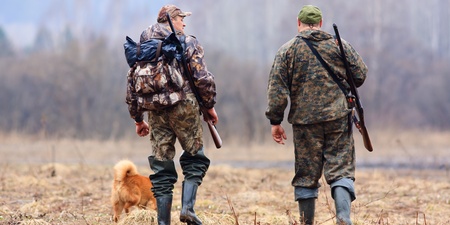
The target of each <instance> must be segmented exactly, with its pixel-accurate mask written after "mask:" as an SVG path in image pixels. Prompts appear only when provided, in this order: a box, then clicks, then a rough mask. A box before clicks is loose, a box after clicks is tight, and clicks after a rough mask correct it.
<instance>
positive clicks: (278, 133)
mask: <svg viewBox="0 0 450 225" xmlns="http://www.w3.org/2000/svg"><path fill="white" fill-rule="evenodd" d="M272 138H273V140H274V141H275V142H277V143H278V144H282V145H284V141H283V140H286V139H287V137H286V133H285V132H284V129H283V127H282V126H281V125H272Z"/></svg>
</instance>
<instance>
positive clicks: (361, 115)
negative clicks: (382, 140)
mask: <svg viewBox="0 0 450 225" xmlns="http://www.w3.org/2000/svg"><path fill="white" fill-rule="evenodd" d="M333 29H334V33H335V34H336V39H337V41H338V43H339V49H340V51H341V55H342V60H343V61H344V66H345V72H346V74H347V81H348V84H349V86H350V91H351V92H352V94H353V95H354V96H355V105H356V107H355V108H356V114H357V115H358V118H359V119H358V118H356V116H354V117H353V120H354V122H355V126H356V128H357V129H358V130H359V132H360V133H361V135H362V138H363V142H364V147H365V148H366V149H367V150H368V151H369V152H371V151H373V147H372V142H371V141H370V137H369V132H368V131H367V128H366V124H365V122H364V110H363V107H362V104H361V100H360V98H359V94H358V90H357V89H356V85H355V81H354V80H353V74H352V71H351V70H350V66H349V64H348V61H347V57H346V56H345V51H344V46H343V44H342V41H341V37H340V35H339V30H338V27H337V25H336V24H333Z"/></svg>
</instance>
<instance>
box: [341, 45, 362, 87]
mask: <svg viewBox="0 0 450 225" xmlns="http://www.w3.org/2000/svg"><path fill="white" fill-rule="evenodd" d="M342 43H343V46H344V49H345V55H346V56H347V61H348V64H349V66H350V70H351V71H352V74H353V81H354V82H355V85H356V87H360V86H361V85H363V83H364V81H365V80H366V77H367V72H368V68H367V66H366V64H365V63H364V61H363V59H362V57H361V56H360V55H359V54H358V52H357V51H356V50H355V49H354V48H353V46H351V45H350V43H348V42H346V41H344V40H343V42H342Z"/></svg>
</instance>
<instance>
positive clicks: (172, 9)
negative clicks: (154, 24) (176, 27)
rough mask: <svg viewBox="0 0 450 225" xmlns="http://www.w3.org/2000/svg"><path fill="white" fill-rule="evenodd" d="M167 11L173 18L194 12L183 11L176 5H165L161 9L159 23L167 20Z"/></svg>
mask: <svg viewBox="0 0 450 225" xmlns="http://www.w3.org/2000/svg"><path fill="white" fill-rule="evenodd" d="M166 13H169V15H170V17H171V18H174V17H176V16H181V17H186V16H190V15H191V14H192V13H191V12H183V11H181V9H180V8H178V7H176V6H175V5H165V6H163V7H162V8H161V9H160V10H159V13H158V19H157V21H158V23H165V22H167V17H166Z"/></svg>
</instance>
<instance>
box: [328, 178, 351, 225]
mask: <svg viewBox="0 0 450 225" xmlns="http://www.w3.org/2000/svg"><path fill="white" fill-rule="evenodd" d="M333 198H334V205H335V207H336V223H337V224H338V225H349V224H352V221H351V220H350V209H351V202H352V200H351V196H350V193H349V192H348V191H347V189H346V188H345V187H340V186H337V187H335V188H334V189H333Z"/></svg>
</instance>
